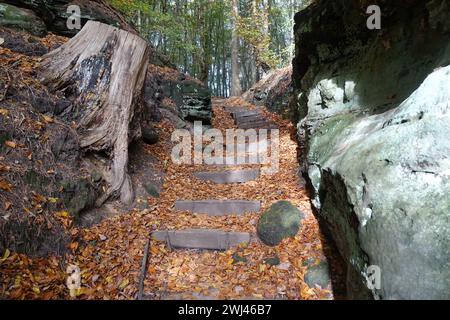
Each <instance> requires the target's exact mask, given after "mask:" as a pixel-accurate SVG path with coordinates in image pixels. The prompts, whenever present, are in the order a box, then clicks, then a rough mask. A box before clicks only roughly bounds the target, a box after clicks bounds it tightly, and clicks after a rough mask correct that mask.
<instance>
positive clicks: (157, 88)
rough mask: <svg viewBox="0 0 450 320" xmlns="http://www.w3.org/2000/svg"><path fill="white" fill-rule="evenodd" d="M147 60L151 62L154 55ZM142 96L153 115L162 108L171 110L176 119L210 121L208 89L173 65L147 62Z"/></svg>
mask: <svg viewBox="0 0 450 320" xmlns="http://www.w3.org/2000/svg"><path fill="white" fill-rule="evenodd" d="M150 63H154V59H151V61H150ZM145 100H146V102H147V105H148V110H149V112H150V113H152V114H154V115H157V114H158V111H159V108H161V109H162V111H163V112H166V111H169V112H170V113H172V114H173V116H174V117H175V118H178V119H179V120H177V121H182V122H184V121H191V122H193V121H203V123H204V124H209V123H211V119H212V104H211V91H210V90H209V89H208V88H207V87H206V86H205V85H204V84H202V83H201V82H200V81H199V80H197V79H194V78H192V77H190V76H188V75H186V74H183V73H182V72H180V71H178V70H177V69H176V68H173V66H170V65H169V66H157V65H154V64H151V65H150V67H149V72H148V76H147V82H146V85H145ZM156 118H158V117H156ZM175 125H176V123H175Z"/></svg>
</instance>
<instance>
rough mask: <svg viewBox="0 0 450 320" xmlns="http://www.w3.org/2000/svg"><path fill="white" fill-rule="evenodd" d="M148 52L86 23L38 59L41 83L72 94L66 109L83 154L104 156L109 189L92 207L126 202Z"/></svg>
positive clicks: (127, 36)
mask: <svg viewBox="0 0 450 320" xmlns="http://www.w3.org/2000/svg"><path fill="white" fill-rule="evenodd" d="M149 54H150V49H149V46H148V45H147V43H146V41H145V40H144V39H142V38H140V37H139V36H136V35H134V34H131V33H129V32H127V31H123V30H120V29H117V28H115V27H112V26H109V25H106V24H102V23H99V22H94V21H89V22H88V23H87V24H86V25H85V26H84V28H83V29H82V30H81V31H80V32H79V33H78V34H77V35H76V36H75V37H74V38H72V39H71V40H70V41H68V42H67V43H66V44H64V45H63V46H61V47H60V48H58V49H56V50H54V51H52V52H50V53H49V54H47V55H46V56H44V57H43V61H42V81H43V82H44V83H46V84H47V85H48V86H49V88H51V89H53V90H61V91H64V92H65V93H66V95H69V96H72V97H73V98H74V101H75V103H74V104H73V106H72V107H70V108H69V109H67V110H65V116H67V117H69V119H70V120H72V121H73V122H74V123H75V124H76V126H77V132H78V134H79V136H80V145H81V148H83V150H84V151H85V153H89V152H94V153H97V154H100V153H101V154H107V155H108V156H109V158H108V159H107V161H106V165H105V167H104V168H102V169H103V170H100V172H103V173H105V174H103V175H104V178H105V180H106V181H107V182H108V183H109V185H110V187H109V189H108V191H107V192H106V194H105V195H104V196H103V197H102V198H101V199H100V200H99V201H98V203H97V204H101V203H103V202H104V201H105V200H106V199H107V198H109V197H110V196H111V195H115V194H117V193H119V192H120V199H121V201H122V202H123V203H131V202H132V201H133V198H134V193H133V187H132V184H131V180H130V178H129V176H128V171H127V166H128V145H129V143H130V142H131V141H132V140H133V139H135V138H138V137H140V135H141V128H140V114H141V110H142V103H143V99H142V93H143V85H144V82H145V77H146V70H147V66H148V60H149Z"/></svg>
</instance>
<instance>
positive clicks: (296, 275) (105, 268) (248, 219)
mask: <svg viewBox="0 0 450 320" xmlns="http://www.w3.org/2000/svg"><path fill="white" fill-rule="evenodd" d="M236 106H237V107H239V108H241V111H242V109H244V110H252V109H255V108H256V107H255V106H251V105H249V104H247V103H245V102H244V101H242V100H240V99H238V98H236V99H226V100H215V101H214V107H213V109H214V119H213V127H215V128H217V129H220V130H225V129H227V128H235V126H236V125H235V121H234V119H233V118H232V115H231V111H232V110H234V109H233V108H234V107H236ZM262 114H263V115H264V117H265V118H266V119H268V120H270V121H271V122H273V123H274V124H276V126H277V127H278V128H279V129H280V134H279V171H278V172H277V173H276V174H270V173H269V172H268V170H267V169H268V168H267V167H266V166H265V165H243V166H233V167H231V168H226V167H224V166H206V165H176V164H175V163H173V162H172V160H171V151H172V148H173V146H174V144H175V143H173V142H172V141H171V135H172V132H173V131H174V130H175V129H176V128H175V125H176V124H173V123H171V122H170V121H169V120H168V119H165V120H163V121H162V122H161V123H159V124H158V126H157V130H158V131H159V134H160V141H159V142H158V143H157V144H155V145H150V146H149V145H145V146H144V147H143V148H144V157H149V158H152V159H156V160H157V164H156V165H155V166H158V167H159V170H161V171H163V172H164V173H165V178H164V185H163V188H162V191H161V193H160V195H159V197H156V198H152V197H148V198H147V199H138V201H141V202H145V203H146V205H147V206H148V208H147V209H144V210H139V209H134V210H131V211H130V212H128V213H123V214H120V215H117V216H114V217H110V218H106V219H104V220H103V221H102V222H100V223H98V224H96V225H94V226H91V227H85V228H83V227H77V226H76V225H75V224H74V223H73V221H72V219H71V217H70V216H69V215H68V214H67V213H66V212H60V213H56V215H57V217H58V219H60V221H61V222H62V223H63V224H64V225H65V226H66V228H67V229H68V232H69V234H70V235H71V240H70V244H69V246H68V252H67V253H66V254H65V255H64V256H62V257H49V258H46V259H43V258H36V259H33V258H31V257H27V256H25V255H23V254H16V253H12V254H11V255H6V256H4V257H3V258H1V259H0V267H1V273H2V279H0V280H1V281H0V284H1V286H2V295H3V296H4V297H8V298H11V299H19V298H22V299H36V298H42V299H67V298H70V296H69V291H68V289H67V287H66V279H67V276H68V274H67V273H66V268H67V266H69V265H75V266H76V267H78V268H79V270H80V275H81V288H80V289H79V290H77V291H76V297H73V298H74V299H136V297H137V296H138V287H139V279H140V273H141V263H142V257H143V255H144V248H145V246H146V243H147V241H148V239H149V236H150V233H151V232H155V231H165V230H171V231H174V230H190V229H208V230H214V234H213V235H212V236H211V235H209V237H210V238H209V239H211V237H212V239H216V240H217V237H216V236H217V234H218V233H217V232H222V233H221V234H222V235H221V237H222V238H221V240H220V239H219V240H218V241H216V244H217V245H221V246H224V247H223V248H221V249H225V250H220V251H219V250H189V249H182V248H181V249H176V248H171V246H170V243H169V245H168V243H167V240H168V239H167V233H166V235H164V233H163V235H162V237H161V233H160V236H159V238H160V239H159V240H162V241H156V240H152V241H151V243H150V248H149V250H148V252H149V257H148V264H147V268H146V274H145V276H146V277H145V285H144V292H143V293H144V298H145V299H330V298H332V294H331V292H330V291H329V290H322V289H320V288H317V287H316V288H310V287H308V285H307V284H306V283H305V281H304V276H305V273H306V271H307V265H311V264H315V263H318V262H320V261H323V260H325V259H326V258H325V253H327V255H328V256H329V252H333V250H331V249H330V248H328V247H327V246H326V245H325V243H326V242H325V239H324V238H323V236H322V235H321V233H320V230H319V226H318V223H317V221H316V219H315V217H314V216H313V213H312V212H311V208H310V203H309V199H308V195H307V192H306V190H305V187H304V186H303V185H302V182H301V178H300V174H299V165H298V161H297V148H298V146H297V143H296V139H295V132H296V130H295V127H294V126H293V125H292V124H290V123H289V122H288V121H284V120H281V119H280V118H279V117H278V116H275V115H272V114H270V113H267V112H266V111H262ZM255 122H256V123H257V125H258V124H259V125H262V126H264V125H266V124H265V122H264V121H261V119H257V120H256V121H254V122H253V123H252V125H255ZM242 125H243V126H245V124H242ZM153 169H155V168H153ZM148 170H150V168H149V169H148ZM224 170H234V171H236V170H246V171H245V173H243V171H241V172H240V173H234V174H232V175H230V174H229V173H227V174H225V175H224V174H223V173H222V174H221V175H219V176H214V178H213V179H216V180H217V181H216V182H213V181H205V180H209V179H211V176H210V172H217V171H219V172H223V171H224ZM248 170H250V171H248ZM141 179H143V180H145V176H144V177H142V178H141ZM236 179H237V180H239V181H238V182H241V183H223V182H237V181H236ZM144 182H145V181H141V183H144ZM217 182H219V183H217ZM221 182H222V183H221ZM180 200H183V201H184V202H181V203H180V202H178V203H177V201H180ZM200 200H214V201H217V200H223V201H228V200H245V201H250V202H241V203H239V204H233V206H234V207H232V209H230V208H229V207H228V208H227V205H226V204H225V205H224V203H219V204H218V203H214V204H213V205H211V204H210V203H209V204H207V210H206V211H207V212H210V213H211V214H210V215H208V214H201V213H200V214H199V213H197V212H192V211H205V210H204V209H205V207H203V206H200V207H199V206H198V204H196V205H195V206H194V204H192V203H190V202H186V201H200ZM279 200H288V201H290V202H291V203H292V204H294V205H295V206H296V207H298V208H299V209H300V210H301V211H302V212H303V213H304V214H305V218H304V220H303V221H302V227H301V230H300V231H299V233H298V234H297V235H296V236H295V237H294V238H289V239H286V240H284V241H283V242H282V243H281V244H280V245H278V246H277V247H268V246H266V245H264V244H262V243H261V242H260V241H259V240H258V239H257V237H256V225H257V222H258V218H259V216H260V215H261V213H262V212H263V211H264V210H265V209H267V208H268V207H270V206H271V205H272V204H273V203H274V202H276V201H279ZM177 209H180V210H177ZM241 209H242V210H241ZM189 210H191V211H189ZM223 210H225V211H231V212H233V211H241V213H242V214H241V215H220V213H224V212H223ZM248 211H249V212H248ZM224 232H225V233H224ZM230 232H234V233H230ZM236 233H239V234H238V236H236V235H237V234H236ZM224 234H225V235H224ZM226 234H228V236H227V235H226ZM230 235H231V236H230ZM184 236H185V235H184ZM155 237H156V238H157V237H158V236H155ZM203 237H205V235H203ZM175 238H176V237H175ZM175 238H171V239H169V242H170V241H173V242H174V243H173V244H175V245H176V244H178V245H180V244H181V246H183V245H184V244H186V246H188V244H189V245H190V246H191V247H192V246H194V247H195V246H197V247H198V246H200V245H203V244H204V242H201V241H195V239H194V240H193V239H192V238H191V240H190V242H187V241H182V242H181V243H180V242H179V241H178V240H176V239H175ZM182 239H183V238H182ZM235 240H236V241H235ZM177 241H178V243H177ZM241 242H243V243H241ZM238 243H241V244H240V245H237V244H238ZM235 244H236V245H235ZM188 247H189V246H188ZM210 249H212V248H210ZM275 257H278V258H279V260H280V261H279V264H278V265H273V266H272V265H270V264H269V263H267V259H271V258H275ZM272 260H276V259H272ZM330 266H331V273H333V274H336V273H337V272H338V271H337V270H335V269H334V268H333V264H330Z"/></svg>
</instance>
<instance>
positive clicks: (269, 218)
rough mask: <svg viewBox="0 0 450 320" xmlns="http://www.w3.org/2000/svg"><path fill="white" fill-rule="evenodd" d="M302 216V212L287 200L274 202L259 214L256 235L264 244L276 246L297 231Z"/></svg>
mask: <svg viewBox="0 0 450 320" xmlns="http://www.w3.org/2000/svg"><path fill="white" fill-rule="evenodd" d="M303 217H304V215H303V213H302V212H301V211H300V210H298V209H297V207H295V206H294V205H292V204H291V203H290V202H289V201H279V202H276V203H274V204H273V205H272V206H271V207H270V208H269V209H267V210H266V211H265V212H264V213H263V214H262V215H261V218H260V219H259V221H258V226H257V232H258V237H259V238H260V239H261V241H262V242H263V243H264V244H266V245H268V246H276V245H278V244H280V242H281V241H282V240H283V239H285V238H290V237H294V236H295V235H296V234H297V233H298V231H299V229H300V226H301V220H302V219H303Z"/></svg>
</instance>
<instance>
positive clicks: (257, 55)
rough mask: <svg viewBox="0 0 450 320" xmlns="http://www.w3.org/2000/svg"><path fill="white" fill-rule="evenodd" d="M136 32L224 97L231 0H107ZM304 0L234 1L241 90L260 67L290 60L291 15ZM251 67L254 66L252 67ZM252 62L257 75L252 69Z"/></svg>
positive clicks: (228, 55)
mask: <svg viewBox="0 0 450 320" xmlns="http://www.w3.org/2000/svg"><path fill="white" fill-rule="evenodd" d="M109 1H110V2H111V4H112V5H113V6H114V7H115V8H116V9H118V10H119V11H121V12H122V13H123V14H124V16H125V17H126V19H127V20H128V21H129V22H130V23H132V24H133V25H134V26H135V27H136V29H137V30H138V31H139V33H140V34H141V35H142V37H144V38H145V39H147V40H148V41H149V42H150V43H151V44H152V45H153V47H155V49H156V50H157V51H159V52H160V53H161V54H164V55H166V56H167V57H168V58H169V59H170V61H172V62H173V63H175V64H176V65H177V66H178V67H179V69H180V70H181V71H183V72H187V73H189V74H191V75H192V76H194V77H197V78H199V79H200V80H202V81H204V82H206V83H207V84H208V85H209V87H210V88H211V89H212V91H213V92H214V94H216V95H224V96H226V95H228V93H229V88H230V77H231V75H230V68H231V45H230V43H231V33H232V25H233V24H232V21H233V16H232V10H231V0H109ZM308 2H310V1H309V0H238V4H239V16H238V17H236V20H237V32H238V35H239V37H240V38H241V41H240V47H241V49H240V52H239V61H240V69H241V72H240V73H241V82H243V89H244V90H245V89H248V88H249V87H250V86H251V85H253V84H254V82H255V81H257V80H258V79H259V78H260V76H261V75H262V71H265V72H267V71H268V70H269V69H273V68H278V67H283V66H285V65H287V64H288V63H290V60H291V58H292V49H293V46H292V42H293V39H292V34H293V32H292V28H293V15H294V13H295V12H297V11H298V9H299V8H302V7H304V6H305V5H306V4H307V3H308ZM252 66H253V67H252ZM254 66H256V67H257V70H256V73H257V75H256V76H255V71H254V70H253V69H254V68H255V67H254Z"/></svg>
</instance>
